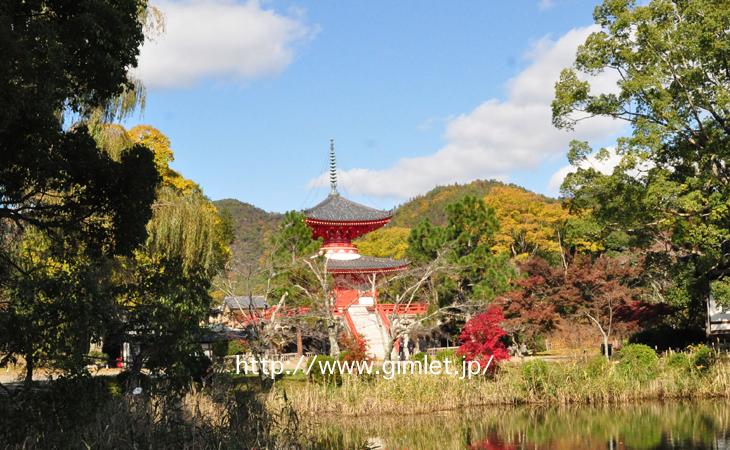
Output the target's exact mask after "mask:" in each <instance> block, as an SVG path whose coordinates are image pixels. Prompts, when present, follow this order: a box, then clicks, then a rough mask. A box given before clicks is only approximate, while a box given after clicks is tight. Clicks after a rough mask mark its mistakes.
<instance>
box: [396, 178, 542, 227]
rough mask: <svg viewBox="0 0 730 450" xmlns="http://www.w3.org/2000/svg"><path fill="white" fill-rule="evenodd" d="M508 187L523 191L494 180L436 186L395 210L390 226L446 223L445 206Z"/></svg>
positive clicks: (481, 196) (512, 185)
mask: <svg viewBox="0 0 730 450" xmlns="http://www.w3.org/2000/svg"><path fill="white" fill-rule="evenodd" d="M504 186H510V187H514V188H517V189H523V190H525V192H528V191H527V189H524V188H522V187H520V186H517V185H514V184H507V183H502V182H501V181H496V180H476V181H472V182H471V183H468V184H450V185H448V186H436V187H435V188H433V189H431V190H430V191H428V192H427V193H425V194H423V195H419V196H418V197H415V198H413V199H411V200H409V201H407V202H405V203H403V204H402V205H400V206H399V207H398V208H396V211H395V215H394V216H393V220H392V221H391V223H390V226H393V227H406V228H412V227H414V226H416V225H417V224H418V222H420V221H421V220H423V219H428V220H430V221H431V223H433V224H434V225H444V224H445V223H446V205H448V204H449V203H454V202H457V201H459V200H461V199H462V198H464V197H466V196H467V195H473V196H475V197H479V198H483V197H484V196H486V195H487V194H488V193H489V192H490V191H491V190H492V189H493V188H495V187H504Z"/></svg>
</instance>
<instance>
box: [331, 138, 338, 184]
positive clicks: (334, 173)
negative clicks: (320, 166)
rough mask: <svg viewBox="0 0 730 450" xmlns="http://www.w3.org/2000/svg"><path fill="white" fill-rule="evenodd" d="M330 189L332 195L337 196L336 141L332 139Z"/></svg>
mask: <svg viewBox="0 0 730 450" xmlns="http://www.w3.org/2000/svg"><path fill="white" fill-rule="evenodd" d="M330 188H331V189H332V190H331V192H330V193H331V194H337V161H336V160H335V140H334V139H330Z"/></svg>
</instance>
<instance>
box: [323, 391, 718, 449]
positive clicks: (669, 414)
mask: <svg viewBox="0 0 730 450" xmlns="http://www.w3.org/2000/svg"><path fill="white" fill-rule="evenodd" d="M313 428H314V429H315V433H318V431H316V430H321V431H322V432H323V430H327V434H328V435H329V436H330V437H334V436H340V438H339V439H335V440H333V441H332V442H333V444H334V445H333V446H331V447H328V448H353V447H352V446H351V445H350V444H352V445H358V444H359V443H362V442H366V441H367V438H368V437H371V436H379V437H380V438H381V439H382V441H383V442H384V443H385V445H384V446H383V448H419V449H463V448H470V449H527V448H529V449H538V450H539V449H566V450H572V449H576V450H578V449H580V450H591V449H596V450H605V449H616V450H625V449H626V450H628V449H631V450H633V449H638V450H665V449H666V450H669V449H671V450H675V449H692V450H705V449H707V450H710V449H711V450H723V449H730V445H728V444H730V440H729V439H728V436H730V434H728V433H730V406H728V405H726V404H725V402H724V401H718V402H696V403H682V402H672V403H664V404H662V403H647V404H640V405H609V406H601V407H595V406H572V407H559V408H535V407H497V406H490V407H486V406H485V407H482V408H478V409H477V408H475V409H469V410H465V411H462V412H459V413H456V412H454V413H434V414H430V415H421V416H398V417H393V416H386V417H369V418H368V420H367V421H362V420H357V419H355V418H353V419H346V418H341V417H340V418H334V417H333V418H319V419H318V423H317V426H316V427H313ZM323 441H325V442H327V441H328V440H327V439H324V440H320V442H323Z"/></svg>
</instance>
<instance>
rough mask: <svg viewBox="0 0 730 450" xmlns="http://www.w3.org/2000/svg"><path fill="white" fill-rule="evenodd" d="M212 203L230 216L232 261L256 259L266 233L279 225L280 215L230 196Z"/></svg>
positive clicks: (262, 248)
mask: <svg viewBox="0 0 730 450" xmlns="http://www.w3.org/2000/svg"><path fill="white" fill-rule="evenodd" d="M213 203H214V204H215V206H216V208H218V210H219V211H220V212H221V213H222V214H229V215H230V217H231V221H232V223H233V233H234V236H235V240H234V241H233V244H232V245H231V250H232V251H233V260H234V262H240V263H244V264H246V265H248V264H250V262H251V261H257V260H258V259H259V258H260V257H261V254H262V253H263V251H264V244H265V239H266V235H267V233H268V232H270V231H271V230H273V229H275V228H276V227H277V226H278V225H279V223H280V222H281V218H282V215H281V214H278V213H271V212H267V211H264V210H263V209H261V208H257V207H256V206H253V205H251V204H249V203H244V202H242V201H239V200H235V199H231V198H227V199H223V200H216V201H215V202H213Z"/></svg>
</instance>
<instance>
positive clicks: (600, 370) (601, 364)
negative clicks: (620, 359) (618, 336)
mask: <svg viewBox="0 0 730 450" xmlns="http://www.w3.org/2000/svg"><path fill="white" fill-rule="evenodd" d="M610 367H611V364H610V363H609V362H608V360H607V359H606V357H605V356H603V355H600V356H594V357H592V358H590V359H588V361H586V365H585V374H586V376H587V378H589V379H596V378H603V377H604V376H606V375H607V373H608V370H609V368H610Z"/></svg>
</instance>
